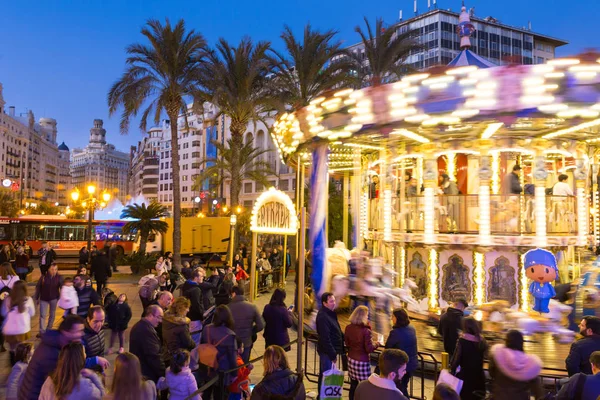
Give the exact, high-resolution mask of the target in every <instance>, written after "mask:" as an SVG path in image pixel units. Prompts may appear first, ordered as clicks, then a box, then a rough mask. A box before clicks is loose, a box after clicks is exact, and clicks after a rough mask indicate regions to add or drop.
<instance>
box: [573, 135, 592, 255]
mask: <svg viewBox="0 0 600 400" xmlns="http://www.w3.org/2000/svg"><path fill="white" fill-rule="evenodd" d="M576 157H577V158H576V159H575V167H576V168H575V174H574V176H575V188H576V192H575V195H576V196H577V245H578V246H587V245H588V223H589V214H588V213H589V201H588V199H587V190H586V182H587V179H588V172H589V165H588V160H587V146H586V144H585V143H579V144H578V145H577V147H576Z"/></svg>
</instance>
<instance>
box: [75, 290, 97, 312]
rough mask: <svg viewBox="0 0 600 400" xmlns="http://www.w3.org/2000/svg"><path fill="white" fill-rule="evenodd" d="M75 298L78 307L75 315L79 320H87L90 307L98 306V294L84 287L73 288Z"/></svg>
mask: <svg viewBox="0 0 600 400" xmlns="http://www.w3.org/2000/svg"><path fill="white" fill-rule="evenodd" d="M75 290H76V291H77V297H78V298H79V306H77V315H79V316H80V317H81V318H84V319H85V318H87V313H88V310H89V309H90V307H91V306H92V304H93V305H97V304H100V297H99V296H98V293H97V292H96V291H95V290H94V289H92V288H91V287H87V286H84V287H83V288H81V289H79V288H75Z"/></svg>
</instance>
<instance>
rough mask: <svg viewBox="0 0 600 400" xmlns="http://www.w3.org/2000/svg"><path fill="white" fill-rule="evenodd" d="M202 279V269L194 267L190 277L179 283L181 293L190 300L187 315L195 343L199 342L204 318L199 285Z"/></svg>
mask: <svg viewBox="0 0 600 400" xmlns="http://www.w3.org/2000/svg"><path fill="white" fill-rule="evenodd" d="M203 280H204V271H203V270H202V269H201V268H196V269H195V270H193V271H192V276H191V279H188V280H186V281H185V282H184V284H183V285H181V295H182V296H183V297H185V298H186V299H188V300H189V301H190V311H188V313H187V317H188V318H189V319H190V333H191V334H192V339H193V340H194V342H196V343H200V336H201V333H202V321H203V320H204V311H206V310H205V309H204V302H203V301H202V289H201V288H200V285H201V284H202V282H203Z"/></svg>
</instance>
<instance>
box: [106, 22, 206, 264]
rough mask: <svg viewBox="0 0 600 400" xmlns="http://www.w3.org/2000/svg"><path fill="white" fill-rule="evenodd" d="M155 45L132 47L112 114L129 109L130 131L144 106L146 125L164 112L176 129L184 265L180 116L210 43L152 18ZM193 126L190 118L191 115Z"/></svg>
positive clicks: (176, 251) (113, 95)
mask: <svg viewBox="0 0 600 400" xmlns="http://www.w3.org/2000/svg"><path fill="white" fill-rule="evenodd" d="M141 33H142V35H144V36H145V37H146V38H147V39H148V41H149V42H150V45H146V44H132V45H130V46H128V47H127V49H126V52H127V54H128V57H127V61H126V64H127V66H126V70H125V72H124V73H123V75H122V76H121V78H120V79H119V80H118V81H117V82H115V83H114V84H113V86H112V87H111V89H110V91H109V93H108V105H109V112H110V114H111V115H112V114H114V113H115V112H116V111H117V109H118V108H119V107H122V108H123V112H122V114H121V123H120V128H121V132H122V133H127V131H128V130H129V122H130V120H131V119H132V118H133V117H135V116H137V114H138V113H139V112H140V111H141V110H142V108H143V107H145V109H144V110H143V112H142V116H141V120H140V129H141V130H142V131H144V132H145V131H146V127H147V119H148V117H149V116H150V115H152V116H153V120H154V123H155V124H158V123H159V122H160V119H161V115H162V113H163V112H165V113H166V114H167V116H168V117H169V121H170V128H171V160H172V162H171V168H172V173H173V262H174V264H175V265H181V254H180V251H181V220H180V218H181V190H180V180H179V145H178V136H177V125H178V124H177V117H178V116H179V113H180V112H181V113H183V115H184V118H186V117H185V115H186V111H187V105H186V101H185V98H186V97H188V96H191V95H192V93H193V92H194V89H195V85H196V82H197V81H198V76H199V70H200V63H201V60H202V55H203V54H204V52H203V49H204V47H205V46H206V42H205V40H204V38H203V37H202V35H201V34H200V33H196V32H194V30H189V31H187V30H186V28H185V24H184V22H183V20H180V21H179V22H178V23H177V24H176V25H175V26H172V25H171V23H170V22H169V20H168V19H167V20H166V23H165V25H162V24H161V23H160V22H159V21H156V20H149V21H148V22H147V24H146V26H145V27H143V28H142V30H141ZM185 122H186V126H187V119H185Z"/></svg>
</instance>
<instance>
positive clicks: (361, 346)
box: [344, 324, 377, 362]
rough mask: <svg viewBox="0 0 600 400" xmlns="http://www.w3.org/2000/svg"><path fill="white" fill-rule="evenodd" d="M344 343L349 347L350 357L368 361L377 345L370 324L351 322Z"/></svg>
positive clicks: (345, 333) (345, 332) (347, 327)
mask: <svg viewBox="0 0 600 400" xmlns="http://www.w3.org/2000/svg"><path fill="white" fill-rule="evenodd" d="M344 343H345V344H346V348H347V349H348V358H351V359H353V360H355V361H362V362H368V361H369V360H370V358H369V357H370V355H371V353H372V352H374V351H375V349H376V348H377V345H376V344H375V343H373V331H372V330H371V327H370V326H369V325H357V324H350V325H347V326H346V330H345V331H344Z"/></svg>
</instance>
